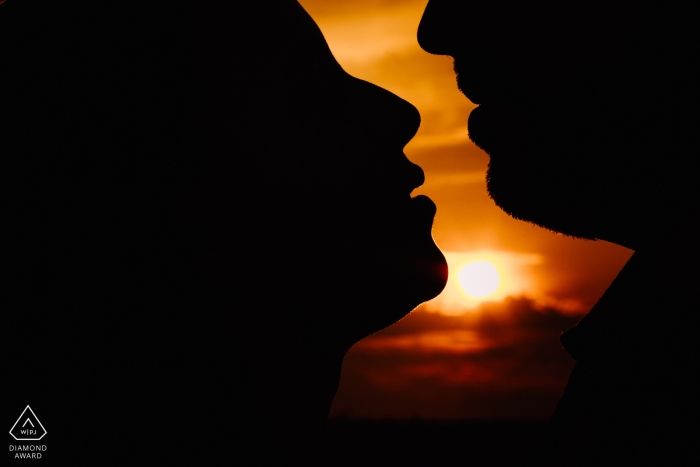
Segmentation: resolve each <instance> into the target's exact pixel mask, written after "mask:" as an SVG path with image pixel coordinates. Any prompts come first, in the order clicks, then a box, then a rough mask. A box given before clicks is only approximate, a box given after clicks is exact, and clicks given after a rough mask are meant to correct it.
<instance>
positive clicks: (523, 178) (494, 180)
mask: <svg viewBox="0 0 700 467" xmlns="http://www.w3.org/2000/svg"><path fill="white" fill-rule="evenodd" d="M486 188H487V191H488V194H489V197H491V199H492V200H493V201H494V202H495V203H496V206H498V207H499V208H501V209H502V210H503V211H504V212H505V213H506V214H508V215H509V216H511V217H513V218H514V219H517V220H522V221H525V222H530V223H532V224H535V225H537V226H538V227H542V228H544V229H547V230H550V231H552V232H556V233H561V234H563V235H566V236H568V237H573V238H581V239H586V240H595V239H596V235H595V233H594V231H593V227H594V222H593V219H592V218H590V216H589V215H587V213H590V207H589V206H583V205H582V203H580V202H577V201H578V200H574V199H571V200H567V197H566V193H563V192H562V191H561V190H558V189H557V188H555V187H551V188H550V189H548V187H547V183H546V181H540V180H537V179H536V177H533V176H528V175H527V174H523V173H518V174H512V173H509V172H504V171H497V170H494V169H493V168H492V167H489V170H488V172H487V174H486Z"/></svg>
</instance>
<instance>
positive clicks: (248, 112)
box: [207, 1, 446, 344]
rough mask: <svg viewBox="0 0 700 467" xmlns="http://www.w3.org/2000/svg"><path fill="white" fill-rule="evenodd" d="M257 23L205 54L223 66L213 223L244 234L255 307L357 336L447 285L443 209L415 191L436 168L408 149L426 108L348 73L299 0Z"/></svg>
mask: <svg viewBox="0 0 700 467" xmlns="http://www.w3.org/2000/svg"><path fill="white" fill-rule="evenodd" d="M259 10H264V11H259ZM247 18H248V20H249V21H251V23H254V24H257V25H260V35H259V36H258V37H253V38H251V37H246V38H236V39H233V37H235V34H236V32H232V31H231V28H230V27H228V28H227V26H226V25H225V24H222V25H221V28H220V29H219V28H218V27H217V26H212V28H211V29H212V30H216V31H217V32H216V34H221V36H216V37H217V39H214V40H213V41H212V42H216V43H217V44H218V45H217V49H216V52H212V53H211V54H210V55H209V56H208V57H207V60H209V64H210V66H212V67H214V68H217V67H218V68H217V69H216V70H215V71H214V72H212V75H216V78H215V79H216V84H214V85H213V86H212V89H210V94H209V96H208V97H207V105H209V106H210V108H211V116H212V117H213V121H212V122H211V123H210V125H211V126H212V128H214V127H215V129H214V130H213V132H212V135H213V136H212V138H211V140H212V141H215V143H214V144H215V149H214V151H213V152H214V153H215V154H216V157H218V158H220V160H219V162H218V163H219V164H220V165H218V166H216V168H215V170H213V172H214V173H216V174H219V175H220V176H221V178H220V179H219V180H218V181H217V183H216V186H217V187H218V188H217V190H218V191H217V193H218V195H217V197H218V199H219V200H220V201H221V203H220V204H219V207H220V211H219V212H217V213H216V214H219V213H221V214H222V216H223V219H225V222H231V224H230V225H229V226H228V227H225V226H224V227H222V226H218V227H217V228H216V229H215V230H217V231H218V232H224V231H225V232H226V234H224V235H223V237H224V239H223V240H222V241H223V242H225V241H226V239H227V238H232V237H233V236H234V235H235V236H236V238H237V239H239V241H238V242H237V243H236V246H235V247H234V251H233V253H232V254H233V255H234V256H236V258H237V260H236V261H237V264H236V265H235V267H236V268H239V273H240V274H241V276H239V277H242V279H241V282H240V284H245V290H244V291H243V293H244V294H246V295H247V296H248V298H249V299H250V300H252V301H253V303H255V302H256V301H257V302H259V303H263V302H265V303H277V304H278V305H282V306H283V307H291V308H288V309H280V310H279V314H280V316H281V319H282V320H283V321H284V322H286V323H291V324H290V325H291V326H292V327H291V328H289V329H290V332H291V331H293V329H301V328H305V329H306V330H309V331H314V332H316V331H317V332H318V333H326V334H327V336H326V338H327V339H330V340H334V339H335V340H338V341H342V342H343V343H344V344H352V343H353V342H355V341H356V340H359V339H360V338H361V337H364V336H365V335H368V334H370V333H372V332H375V331H377V330H379V329H381V328H383V327H385V326H387V325H389V324H391V323H393V322H394V321H396V320H397V319H399V318H400V317H402V316H403V315H405V314H406V313H408V312H409V311H410V310H411V309H413V308H414V307H415V306H417V305H418V304H420V303H421V302H423V301H425V300H428V299H430V298H432V297H434V296H435V295H437V294H438V293H439V292H440V290H441V289H442V287H443V285H444V282H445V280H446V266H445V262H444V259H443V257H442V255H441V253H440V252H439V250H438V249H437V247H436V246H435V244H434V242H433V240H432V237H431V226H432V220H433V217H434V215H435V206H434V204H433V203H432V202H431V201H430V200H429V199H428V198H426V197H424V196H418V197H415V198H411V192H412V190H413V189H415V188H416V187H418V186H420V185H421V184H422V183H423V180H424V176H423V172H422V170H421V169H420V168H419V167H418V166H416V165H414V164H412V163H411V162H410V161H408V159H407V158H406V156H405V155H404V154H403V147H404V146H405V145H406V144H407V143H408V141H409V140H410V139H411V138H412V137H413V135H414V134H415V132H416V131H417V129H418V126H419V124H420V116H419V114H418V112H417V110H416V109H415V108H414V107H413V106H412V105H410V104H408V103H407V102H405V101H403V100H402V99H400V98H398V97H397V96H395V95H393V94H391V93H389V92H387V91H385V90H383V89H381V88H378V87H376V86H374V85H372V84H370V83H367V82H365V81H362V80H359V79H356V78H354V77H352V76H350V75H348V74H347V73H346V72H345V71H344V70H343V69H342V68H341V67H340V65H339V64H338V63H337V62H336V60H335V59H334V57H333V55H332V54H331V52H330V50H329V48H328V46H327V44H326V42H325V39H324V38H323V35H322V34H321V32H320V30H319V29H318V27H317V26H316V24H315V23H314V22H313V20H312V19H311V18H310V17H309V16H308V14H307V13H306V12H305V11H304V10H303V9H302V8H301V6H299V5H298V4H297V3H296V2H289V1H287V2H285V1H280V2H275V7H274V8H273V9H261V8H258V7H252V8H251V11H250V14H249V15H248V16H247ZM247 30H249V29H247ZM232 34H233V36H232ZM212 37H214V36H212ZM239 39H240V40H239ZM222 44H224V45H222ZM234 81H235V84H234ZM212 90H213V91H212ZM221 220H222V219H220V221H221ZM229 235H231V237H229ZM241 238H245V239H246V240H245V241H240V239H241ZM241 258H244V260H243V261H242V262H241V260H240V259H241ZM243 265H245V269H242V270H240V268H241V266H243Z"/></svg>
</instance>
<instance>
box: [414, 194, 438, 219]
mask: <svg viewBox="0 0 700 467" xmlns="http://www.w3.org/2000/svg"><path fill="white" fill-rule="evenodd" d="M410 204H411V208H412V210H414V211H415V212H419V213H421V214H425V215H426V216H428V215H429V216H431V217H434V216H435V213H436V212H437V207H436V206H435V203H434V202H433V200H432V199H430V198H428V197H427V196H425V195H418V196H415V197H413V198H411V201H410Z"/></svg>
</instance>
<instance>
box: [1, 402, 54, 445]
mask: <svg viewBox="0 0 700 467" xmlns="http://www.w3.org/2000/svg"><path fill="white" fill-rule="evenodd" d="M27 410H29V412H31V414H32V416H33V417H34V420H36V422H37V423H38V424H39V426H40V427H41V429H42V431H43V433H42V434H41V436H39V437H38V438H36V437H35V438H18V437H16V436H15V434H14V433H12V431H13V430H14V429H15V427H16V426H17V424H18V423H19V422H20V420H22V418H23V417H24V414H26V413H27ZM27 420H29V417H27ZM29 422H30V423H31V420H30V421H29ZM24 423H25V424H26V423H27V422H24ZM46 433H47V432H46V428H44V425H42V424H41V421H39V417H37V416H36V414H35V413H34V411H33V410H32V408H31V407H29V406H28V405H27V407H26V408H25V409H24V410H23V411H22V413H21V414H20V416H19V418H18V419H17V421H16V422H15V424H14V425H12V428H10V434H11V435H12V437H13V438H14V439H15V440H16V441H39V440H41V438H43V437H44V436H46Z"/></svg>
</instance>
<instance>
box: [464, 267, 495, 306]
mask: <svg viewBox="0 0 700 467" xmlns="http://www.w3.org/2000/svg"><path fill="white" fill-rule="evenodd" d="M458 279H459V285H461V286H462V289H463V290H464V292H466V294H467V295H469V296H470V297H474V298H484V297H488V296H489V295H491V294H493V293H494V292H495V291H496V290H497V289H498V285H499V284H500V283H501V276H500V275H499V274H498V270H497V269H496V266H494V265H493V264H492V263H490V262H488V261H474V262H471V263H469V264H467V265H466V266H464V267H463V268H462V269H461V270H460V271H459V275H458Z"/></svg>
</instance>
